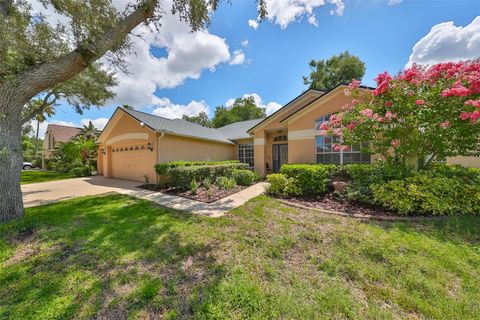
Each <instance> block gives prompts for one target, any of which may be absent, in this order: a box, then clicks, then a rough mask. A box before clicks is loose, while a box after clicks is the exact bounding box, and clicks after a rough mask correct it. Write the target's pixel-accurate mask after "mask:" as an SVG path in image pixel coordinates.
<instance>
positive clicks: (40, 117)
mask: <svg viewBox="0 0 480 320" xmlns="http://www.w3.org/2000/svg"><path fill="white" fill-rule="evenodd" d="M32 107H33V108H38V109H39V110H42V111H41V113H38V114H37V115H36V116H35V120H37V131H36V133H35V156H37V154H38V139H39V137H38V134H39V131H40V123H43V122H44V121H45V120H47V117H51V116H53V115H54V114H55V107H54V106H53V105H45V102H44V101H43V100H42V99H36V100H34V101H33V102H32Z"/></svg>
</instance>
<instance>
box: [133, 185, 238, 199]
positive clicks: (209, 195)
mask: <svg viewBox="0 0 480 320" xmlns="http://www.w3.org/2000/svg"><path fill="white" fill-rule="evenodd" d="M138 187H139V188H142V189H147V190H152V191H159V192H163V193H167V194H172V195H175V196H179V197H184V198H187V199H191V200H195V201H200V202H205V203H211V202H215V201H217V200H220V199H223V198H225V197H228V196H229V195H232V194H234V193H237V192H239V191H241V190H243V189H245V187H243V186H235V187H234V188H233V189H231V190H224V189H220V188H219V187H217V186H216V185H212V186H211V187H210V190H206V189H205V188H204V187H200V188H198V189H197V192H196V193H192V192H191V191H190V190H182V189H178V188H175V187H172V186H168V185H165V186H162V185H155V184H144V185H141V186H138Z"/></svg>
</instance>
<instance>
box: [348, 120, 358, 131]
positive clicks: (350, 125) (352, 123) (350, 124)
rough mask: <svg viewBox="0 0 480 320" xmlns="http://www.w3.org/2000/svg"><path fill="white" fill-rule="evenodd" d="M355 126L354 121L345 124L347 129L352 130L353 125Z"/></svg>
mask: <svg viewBox="0 0 480 320" xmlns="http://www.w3.org/2000/svg"><path fill="white" fill-rule="evenodd" d="M356 126H357V124H356V123H355V122H350V123H349V124H348V125H347V129H348V130H350V131H352V130H353V129H355V127H356Z"/></svg>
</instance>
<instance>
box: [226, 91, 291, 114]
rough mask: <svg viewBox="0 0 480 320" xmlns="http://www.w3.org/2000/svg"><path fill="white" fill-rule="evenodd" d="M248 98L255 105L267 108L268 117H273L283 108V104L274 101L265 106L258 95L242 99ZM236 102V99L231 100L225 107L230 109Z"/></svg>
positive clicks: (250, 95)
mask: <svg viewBox="0 0 480 320" xmlns="http://www.w3.org/2000/svg"><path fill="white" fill-rule="evenodd" d="M248 97H252V98H253V100H254V101H255V105H256V106H257V107H260V108H265V111H266V113H267V115H271V114H272V113H274V112H275V111H277V110H278V109H280V108H281V107H282V105H281V104H279V103H277V102H274V101H271V102H269V103H267V104H263V101H262V98H261V97H260V95H259V94H258V93H246V94H244V95H243V97H242V98H248ZM234 102H235V98H230V99H228V100H227V101H226V102H225V106H226V107H227V108H230V107H231V106H232V105H233V103H234Z"/></svg>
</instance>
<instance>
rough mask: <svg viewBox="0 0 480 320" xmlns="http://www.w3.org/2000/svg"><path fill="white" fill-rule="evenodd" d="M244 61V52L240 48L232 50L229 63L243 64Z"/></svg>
mask: <svg viewBox="0 0 480 320" xmlns="http://www.w3.org/2000/svg"><path fill="white" fill-rule="evenodd" d="M244 62H245V54H244V53H243V51H242V50H235V51H233V55H232V59H231V60H230V61H229V62H228V64H230V65H237V64H243V63H244Z"/></svg>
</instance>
